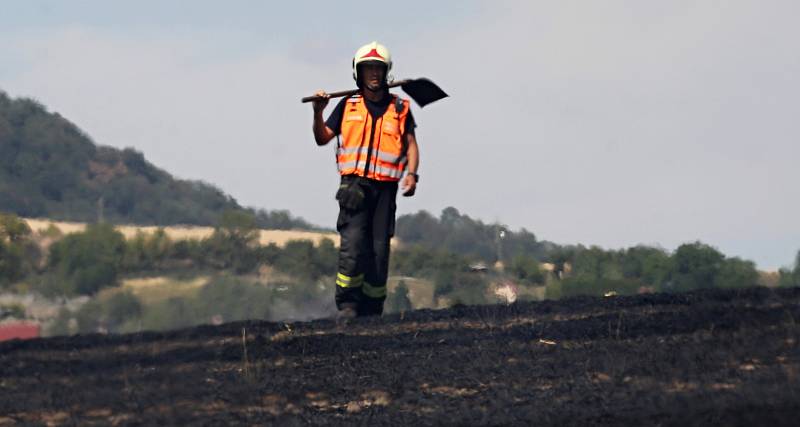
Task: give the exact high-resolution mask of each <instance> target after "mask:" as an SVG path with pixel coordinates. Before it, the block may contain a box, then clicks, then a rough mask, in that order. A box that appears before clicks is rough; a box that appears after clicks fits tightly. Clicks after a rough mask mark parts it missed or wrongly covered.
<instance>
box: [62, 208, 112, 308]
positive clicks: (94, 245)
mask: <svg viewBox="0 0 800 427" xmlns="http://www.w3.org/2000/svg"><path fill="white" fill-rule="evenodd" d="M124 253H125V238H124V236H123V235H122V233H120V232H118V231H116V230H114V228H113V227H112V226H111V225H109V224H93V225H90V226H88V227H87V228H86V230H85V231H84V232H82V233H74V234H69V235H67V236H66V237H64V238H63V239H62V240H60V241H58V242H56V243H54V244H53V245H52V246H51V248H50V259H49V265H50V267H51V268H52V269H54V270H55V271H57V272H58V274H59V275H60V276H61V277H63V278H64V279H65V285H66V286H65V288H64V293H65V294H81V295H90V294H94V293H95V292H97V291H98V290H100V289H102V288H104V287H107V286H114V285H116V283H117V278H118V275H119V272H120V270H121V267H122V260H123V256H124Z"/></svg>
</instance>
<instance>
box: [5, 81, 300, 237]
mask: <svg viewBox="0 0 800 427" xmlns="http://www.w3.org/2000/svg"><path fill="white" fill-rule="evenodd" d="M228 210H234V211H241V210H244V211H248V212H250V213H252V214H253V215H255V217H256V222H257V224H258V226H260V227H263V228H283V229H287V228H305V229H308V228H313V227H312V226H311V225H310V224H308V223H306V222H305V221H303V220H302V219H298V218H293V217H292V216H291V215H290V214H289V213H288V212H286V211H271V212H268V211H263V210H260V211H255V210H253V209H249V208H244V207H242V206H240V205H239V204H238V203H237V202H236V200H234V199H233V198H232V197H231V196H229V195H227V194H225V193H224V192H223V191H222V190H220V189H218V188H216V187H214V186H212V185H210V184H207V183H204V182H200V181H188V180H180V179H176V178H174V177H172V176H171V175H170V174H169V173H167V172H165V171H163V170H161V169H159V168H157V167H155V166H154V165H153V164H151V163H150V162H148V161H147V160H145V158H144V156H143V155H142V153H140V152H138V151H136V150H134V149H132V148H126V149H124V150H118V149H116V148H112V147H107V146H98V145H96V144H95V143H94V142H93V141H92V140H91V139H90V137H89V136H88V135H86V134H85V133H84V132H83V131H81V130H80V129H79V128H78V127H77V126H75V125H74V124H73V123H71V122H70V121H69V120H67V119H66V118H64V117H62V116H60V115H59V114H58V113H50V112H48V111H47V110H46V108H45V107H44V106H43V105H41V104H40V103H38V102H36V101H34V100H31V99H12V98H10V97H9V96H8V95H7V94H5V93H3V92H2V91H0V211H5V212H12V213H15V214H17V215H21V216H27V217H48V218H52V219H57V220H70V221H95V220H97V219H98V217H99V216H100V215H102V216H103V219H104V220H106V221H108V222H112V223H134V224H154V225H169V224H194V225H214V224H216V223H217V221H218V219H219V217H220V215H221V214H222V212H225V211H228Z"/></svg>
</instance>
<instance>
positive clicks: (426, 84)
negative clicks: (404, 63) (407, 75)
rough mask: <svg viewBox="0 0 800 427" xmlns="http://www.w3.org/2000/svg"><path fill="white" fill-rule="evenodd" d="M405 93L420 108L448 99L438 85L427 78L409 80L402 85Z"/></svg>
mask: <svg viewBox="0 0 800 427" xmlns="http://www.w3.org/2000/svg"><path fill="white" fill-rule="evenodd" d="M400 87H401V88H403V92H405V93H407V94H408V96H410V97H411V99H413V100H414V101H415V102H416V103H417V104H419V106H420V107H424V106H426V105H428V104H430V103H432V102H435V101H438V100H440V99H442V98H446V97H447V94H446V93H445V92H444V91H443V90H442V89H441V88H440V87H439V86H436V83H434V82H432V81H430V80H429V79H426V78H424V77H423V78H420V79H414V80H408V81H406V82H404V83H403V84H402V85H400Z"/></svg>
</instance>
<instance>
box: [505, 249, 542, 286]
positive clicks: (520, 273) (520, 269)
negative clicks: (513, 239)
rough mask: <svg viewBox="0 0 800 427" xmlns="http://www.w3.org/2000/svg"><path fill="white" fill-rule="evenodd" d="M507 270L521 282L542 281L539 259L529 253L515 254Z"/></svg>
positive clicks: (536, 282) (535, 282) (532, 282)
mask: <svg viewBox="0 0 800 427" xmlns="http://www.w3.org/2000/svg"><path fill="white" fill-rule="evenodd" d="M509 270H510V272H511V274H513V275H514V277H515V278H516V279H517V280H519V281H521V282H523V283H528V284H539V283H543V282H544V275H543V274H542V270H541V267H540V265H539V261H537V260H536V258H534V257H532V256H530V255H524V254H519V255H517V256H515V257H514V259H513V261H512V262H511V266H510V269H509Z"/></svg>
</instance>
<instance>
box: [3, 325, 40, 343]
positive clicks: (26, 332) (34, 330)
mask: <svg viewBox="0 0 800 427" xmlns="http://www.w3.org/2000/svg"><path fill="white" fill-rule="evenodd" d="M40 331H41V327H40V326H39V324H38V323H27V322H18V323H5V324H2V325H0V341H8V340H13V339H15V338H19V339H22V340H24V339H30V338H38V337H39V335H40Z"/></svg>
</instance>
